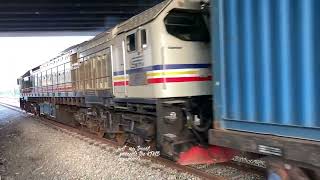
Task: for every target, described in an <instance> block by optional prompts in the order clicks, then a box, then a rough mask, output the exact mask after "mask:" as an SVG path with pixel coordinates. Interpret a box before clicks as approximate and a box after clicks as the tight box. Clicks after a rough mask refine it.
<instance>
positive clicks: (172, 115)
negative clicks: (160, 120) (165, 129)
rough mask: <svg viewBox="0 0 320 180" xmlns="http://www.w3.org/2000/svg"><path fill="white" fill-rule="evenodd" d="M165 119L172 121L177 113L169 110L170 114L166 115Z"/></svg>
mask: <svg viewBox="0 0 320 180" xmlns="http://www.w3.org/2000/svg"><path fill="white" fill-rule="evenodd" d="M165 119H167V120H169V121H171V122H174V121H175V120H177V113H176V112H170V114H169V115H168V116H165Z"/></svg>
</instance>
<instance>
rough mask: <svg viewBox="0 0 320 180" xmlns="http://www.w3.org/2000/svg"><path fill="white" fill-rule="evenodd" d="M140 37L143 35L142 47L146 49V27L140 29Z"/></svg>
mask: <svg viewBox="0 0 320 180" xmlns="http://www.w3.org/2000/svg"><path fill="white" fill-rule="evenodd" d="M140 37H141V48H142V49H146V48H147V47H148V45H147V31H146V30H145V29H141V30H140Z"/></svg>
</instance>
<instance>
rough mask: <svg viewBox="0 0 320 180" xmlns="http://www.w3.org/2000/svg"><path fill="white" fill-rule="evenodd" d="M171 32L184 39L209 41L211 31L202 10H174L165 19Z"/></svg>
mask: <svg viewBox="0 0 320 180" xmlns="http://www.w3.org/2000/svg"><path fill="white" fill-rule="evenodd" d="M164 23H165V25H166V29H167V31H168V33H169V34H171V35H173V36H175V37H177V38H179V39H181V40H184V41H209V40H210V38H209V31H208V28H207V26H206V24H205V21H204V19H203V16H202V14H201V12H189V11H187V12H186V11H183V10H176V9H175V10H173V11H171V12H170V13H169V14H168V15H167V17H166V18H165V19H164Z"/></svg>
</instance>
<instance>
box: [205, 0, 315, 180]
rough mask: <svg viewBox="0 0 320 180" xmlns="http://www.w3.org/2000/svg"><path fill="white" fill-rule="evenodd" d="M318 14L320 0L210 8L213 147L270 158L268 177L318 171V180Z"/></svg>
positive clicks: (219, 0)
mask: <svg viewBox="0 0 320 180" xmlns="http://www.w3.org/2000/svg"><path fill="white" fill-rule="evenodd" d="M319 9H320V2H319V1H317V0H281V1H276V0H264V1H256V0H216V1H213V3H212V6H211V14H212V15H211V17H212V21H211V22H212V34H213V42H212V43H213V46H212V59H213V60H212V66H213V67H214V74H213V77H214V82H213V92H214V93H213V94H214V114H215V119H214V127H213V129H211V130H210V132H209V143H210V144H212V145H218V146H224V147H229V148H233V149H238V150H242V151H245V152H252V153H257V154H261V155H265V159H266V160H268V162H269V165H270V170H271V171H270V177H276V178H288V177H291V178H292V177H294V178H297V179H298V178H302V177H305V176H310V172H311V171H312V173H313V174H312V177H313V178H319V169H320V80H319V77H320V71H319V70H320V51H319V47H320V35H319V33H318V32H320V23H319V19H320V11H319ZM305 169H308V170H307V171H306V170H305ZM317 173H318V176H316V174H317Z"/></svg>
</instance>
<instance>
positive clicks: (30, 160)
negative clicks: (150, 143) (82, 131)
mask: <svg viewBox="0 0 320 180" xmlns="http://www.w3.org/2000/svg"><path fill="white" fill-rule="evenodd" d="M6 111H12V110H8V109H7V110H6ZM12 114H15V113H12ZM0 115H1V114H0ZM19 118H20V119H19ZM10 121H11V123H10V124H9V125H7V126H5V127H4V126H2V129H1V131H0V152H1V153H0V176H1V177H2V179H199V178H197V177H196V176H193V175H190V174H187V173H181V172H178V171H177V170H174V169H171V168H168V167H165V166H163V165H161V164H157V163H154V162H151V161H150V160H145V159H138V160H126V159H125V158H123V157H121V155H120V153H121V149H118V148H114V147H106V148H104V149H102V148H100V147H98V146H95V145H94V144H92V143H90V142H86V141H83V140H80V139H78V138H75V137H72V136H70V135H67V134H64V133H61V132H60V131H57V130H55V129H52V128H50V127H47V126H45V125H44V124H42V123H40V122H37V121H35V120H33V119H31V118H28V117H25V119H23V120H21V117H19V116H18V117H17V118H14V119H12V120H10Z"/></svg>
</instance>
